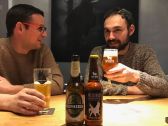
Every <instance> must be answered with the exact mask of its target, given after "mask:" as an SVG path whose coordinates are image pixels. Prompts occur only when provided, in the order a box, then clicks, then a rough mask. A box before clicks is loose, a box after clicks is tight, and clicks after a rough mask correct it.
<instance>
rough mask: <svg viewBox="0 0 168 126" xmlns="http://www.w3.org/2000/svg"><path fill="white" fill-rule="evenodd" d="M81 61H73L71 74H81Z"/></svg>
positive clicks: (73, 75) (74, 75) (75, 75)
mask: <svg viewBox="0 0 168 126" xmlns="http://www.w3.org/2000/svg"><path fill="white" fill-rule="evenodd" d="M79 68H80V63H79V61H73V62H71V76H72V77H77V76H79V74H80V69H79Z"/></svg>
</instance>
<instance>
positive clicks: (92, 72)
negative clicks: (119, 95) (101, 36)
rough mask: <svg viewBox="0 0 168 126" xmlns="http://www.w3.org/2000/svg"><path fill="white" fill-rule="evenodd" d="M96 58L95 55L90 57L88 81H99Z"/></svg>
mask: <svg viewBox="0 0 168 126" xmlns="http://www.w3.org/2000/svg"><path fill="white" fill-rule="evenodd" d="M97 60H98V58H95V57H91V58H90V68H89V81H99V73H98V66H97Z"/></svg>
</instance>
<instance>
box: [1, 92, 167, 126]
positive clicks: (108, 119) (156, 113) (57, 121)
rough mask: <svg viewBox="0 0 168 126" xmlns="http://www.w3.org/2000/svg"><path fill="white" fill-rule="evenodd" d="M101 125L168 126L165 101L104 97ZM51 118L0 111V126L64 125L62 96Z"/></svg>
mask: <svg viewBox="0 0 168 126" xmlns="http://www.w3.org/2000/svg"><path fill="white" fill-rule="evenodd" d="M103 99H104V100H103V126H168V124H167V123H165V117H166V116H168V98H155V99H154V98H150V97H149V96H146V95H128V96H104V97H103ZM51 107H54V108H55V112H54V114H53V115H38V116H20V115H17V114H14V113H12V112H5V111H0V126H65V95H58V96H52V98H51Z"/></svg>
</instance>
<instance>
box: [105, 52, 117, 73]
mask: <svg viewBox="0 0 168 126" xmlns="http://www.w3.org/2000/svg"><path fill="white" fill-rule="evenodd" d="M117 63H118V49H104V53H103V60H102V67H103V70H104V72H106V71H108V70H110V69H111V68H113V67H114V66H115V65H116V64H117Z"/></svg>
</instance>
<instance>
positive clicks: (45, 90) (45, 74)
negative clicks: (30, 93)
mask: <svg viewBox="0 0 168 126" xmlns="http://www.w3.org/2000/svg"><path fill="white" fill-rule="evenodd" d="M51 83H52V74H51V69H50V68H35V69H34V88H35V89H36V90H37V91H39V92H41V93H42V94H43V95H44V96H45V101H46V108H49V102H50V97H51Z"/></svg>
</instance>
